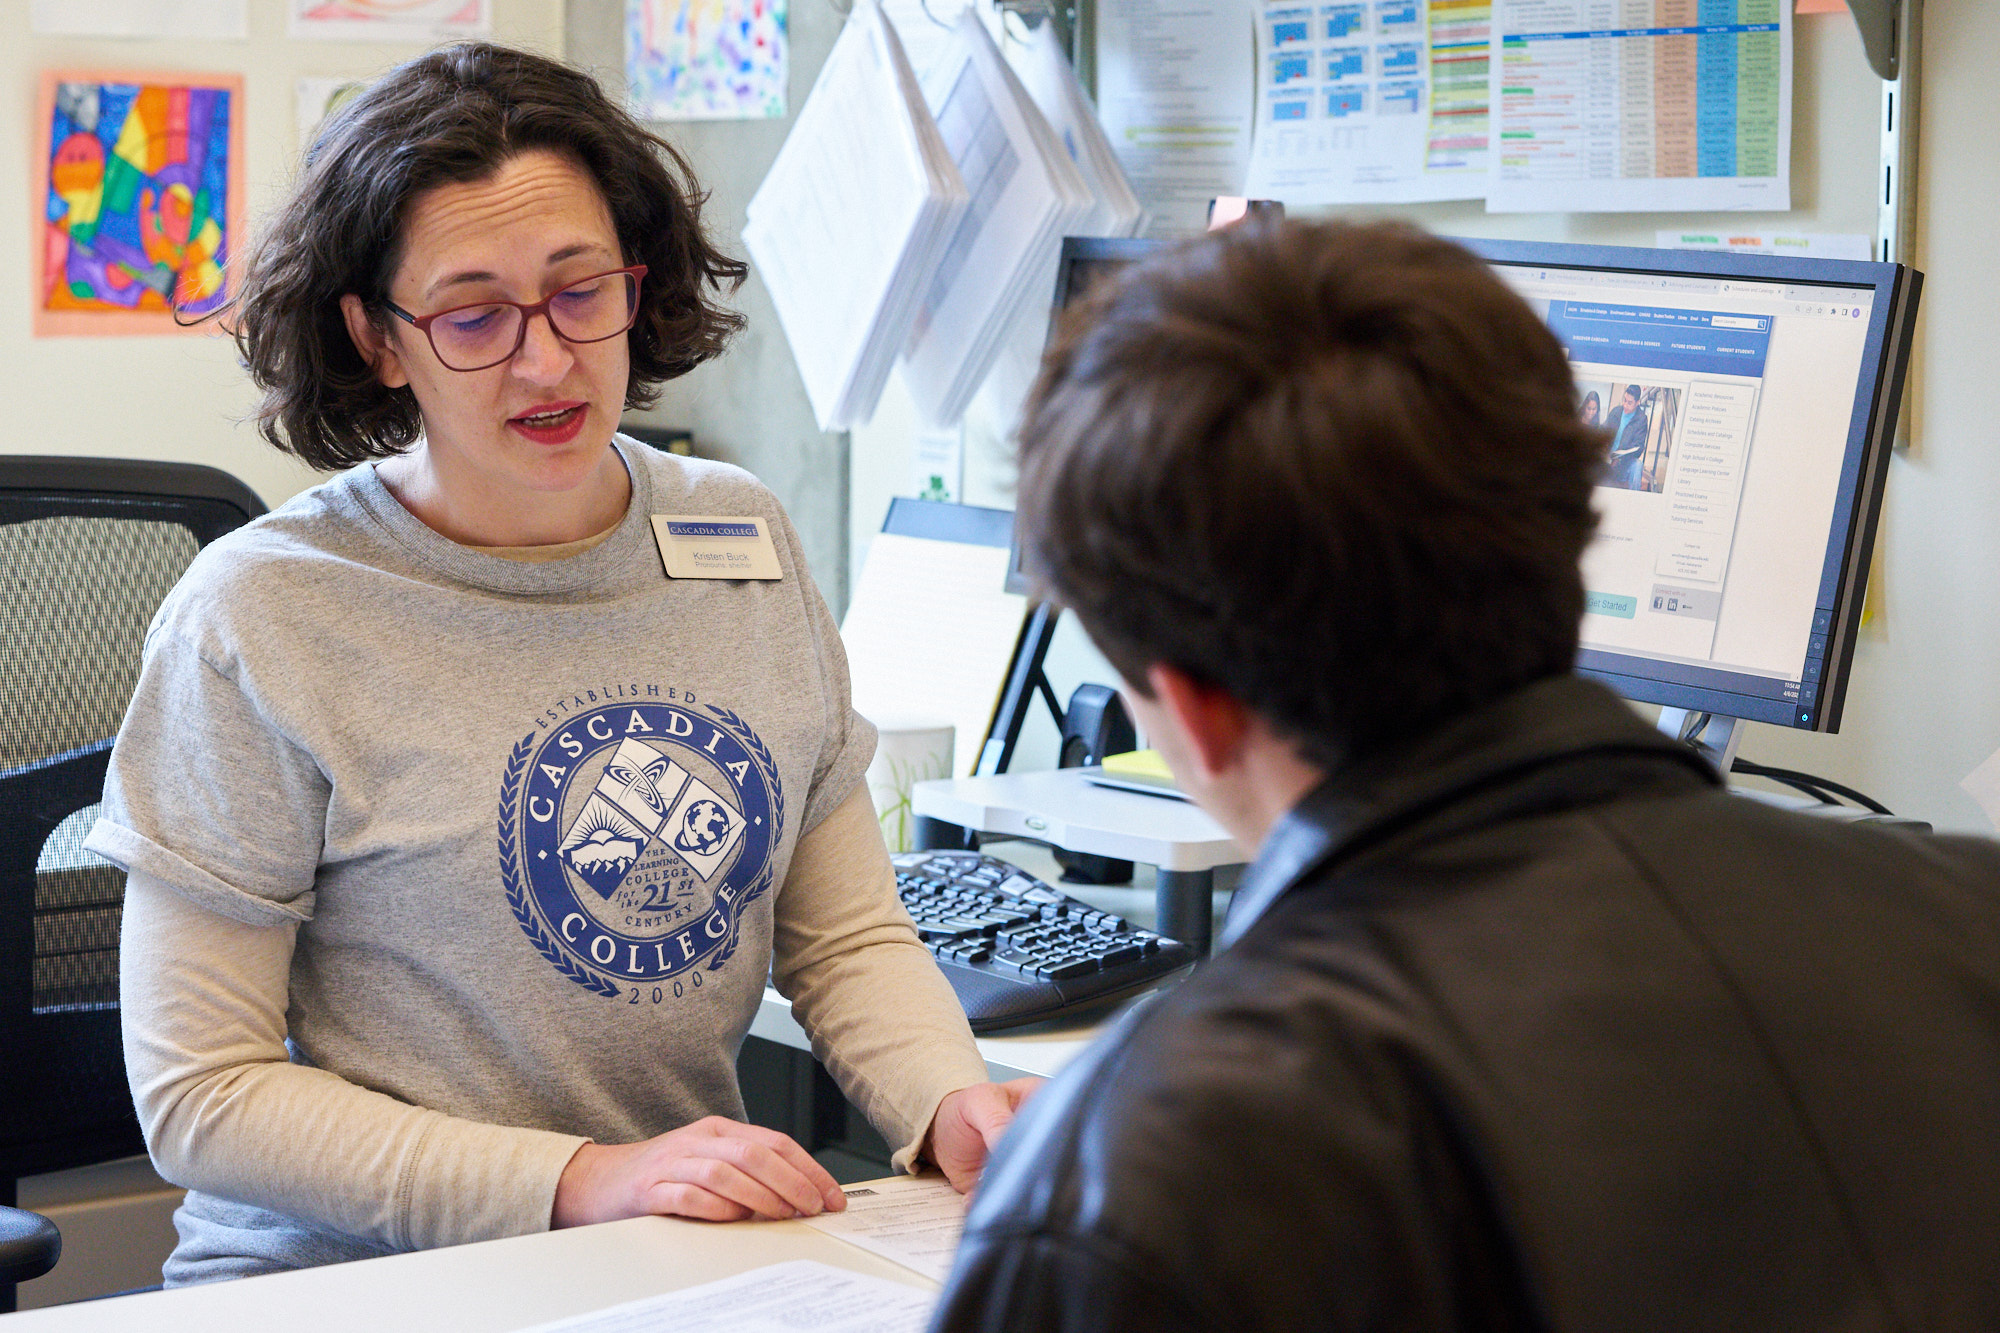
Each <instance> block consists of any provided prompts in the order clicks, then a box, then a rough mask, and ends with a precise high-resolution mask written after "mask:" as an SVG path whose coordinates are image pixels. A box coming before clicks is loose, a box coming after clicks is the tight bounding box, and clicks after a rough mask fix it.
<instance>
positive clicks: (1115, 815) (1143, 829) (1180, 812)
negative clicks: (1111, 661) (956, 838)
mask: <svg viewBox="0 0 2000 1333" xmlns="http://www.w3.org/2000/svg"><path fill="white" fill-rule="evenodd" d="M1087 772H1088V770H1086V769H1077V768H1058V769H1051V770H1048V771H1045V772H1041V773H1001V774H998V775H995V776H993V777H984V778H950V779H945V780H943V781H937V782H919V783H917V784H916V785H915V786H914V787H912V788H911V789H910V809H911V810H913V811H914V812H915V813H916V814H917V815H919V816H921V817H922V818H925V819H933V820H939V821H941V822H943V823H946V824H956V825H958V826H959V827H961V828H965V829H970V830H972V831H973V832H975V833H990V834H995V835H998V836H1003V837H1010V838H1032V839H1034V840H1036V841H1038V842H1046V843H1051V844H1053V845H1054V846H1057V847H1066V848H1068V849H1069V850H1071V851H1074V852H1093V853H1095V854H1097V855H1099V856H1110V857H1116V858H1117V859H1119V860H1121V861H1143V862H1145V863H1146V864H1147V865H1152V866H1158V867H1159V876H1158V878H1157V880H1156V881H1155V885H1156V892H1157V895H1158V903H1159V930H1160V933H1161V934H1162V935H1168V936H1171V937H1173V938H1174V939H1177V940H1180V941H1181V942H1182V943H1184V944H1186V945H1188V946H1189V947H1190V948H1192V949H1193V950H1194V951H1195V953H1196V954H1198V955H1199V954H1206V953H1207V952H1208V946H1209V940H1210V938H1211V937H1212V935H1213V933H1214V920H1213V913H1212V912H1211V910H1210V902H1211V897H1210V895H1211V894H1212V893H1213V891H1214V887H1215V876H1214V871H1215V868H1216V867H1217V866H1227V865H1240V864H1242V863H1243V862H1244V861H1246V860H1248V859H1249V858H1248V857H1246V856H1245V855H1244V854H1243V849H1242V848H1241V847H1239V846H1237V845H1236V840H1235V839H1234V838H1232V837H1230V836H1229V834H1228V832H1227V831H1226V830H1225V829H1224V828H1223V827H1222V825H1220V824H1218V823H1216V822H1215V820H1214V819H1213V818H1211V817H1210V816H1209V814H1208V813H1207V812H1206V811H1204V810H1203V809H1201V807H1199V806H1197V805H1193V804H1190V803H1189V802H1187V801H1183V800H1179V799H1177V798H1175V797H1171V796H1142V795H1140V794H1138V793H1137V792H1128V791H1115V790H1113V789H1111V788H1109V787H1100V786H1098V785H1097V784H1096V783H1094V782H1092V781H1090V779H1089V778H1088V776H1086V774H1087ZM921 827H922V826H921V825H920V826H919V828H920V831H921Z"/></svg>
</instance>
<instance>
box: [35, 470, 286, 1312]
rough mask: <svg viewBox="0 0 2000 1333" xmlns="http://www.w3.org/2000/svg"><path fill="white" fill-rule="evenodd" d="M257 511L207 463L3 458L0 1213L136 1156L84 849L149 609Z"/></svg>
mask: <svg viewBox="0 0 2000 1333" xmlns="http://www.w3.org/2000/svg"><path fill="white" fill-rule="evenodd" d="M263 512H264V505H263V503H262V502H261V501H260V500H258V498H257V496H256V495H255V493H253V492H252V491H251V490H250V489H249V488H248V487H246V486H244V485H243V484H242V483H241V482H239V481H237V480H236V479H235V478H233V477H231V476H229V475H228V474H227V473H224V472H219V471H217V470H216V469H214V468H210V467H202V466H198V465H195V464H187V463H158V462H138V461H130V460H124V459H95V458H45V457H31V456H14V457H5V456H0V713H4V716H5V718H6V721H5V723H4V725H0V1205H5V1206H12V1205H13V1204H14V1202H15V1182H16V1180H17V1179H18V1178H19V1177H21V1176H28V1175H38V1174H41V1173H43V1172H47V1171H61V1170H67V1169H69V1168H72V1167H78V1166H87V1165H90V1164H92V1163H95V1162H102V1161H109V1160H111V1159H114V1158H118V1157H127V1156H131V1155H133V1154H135V1153H141V1152H144V1151H145V1143H144V1141H143V1139H142V1138H141V1137H140V1134H139V1126H138V1122H137V1121H136V1119H135V1118H134V1116H133V1110H132V1097H131V1093H130V1091H129V1089H128V1088H127V1086H126V1082H125V1061H124V1056H123V1053H122V1050H121V1046H120V1040H119V1031H118V927H119V918H120V915H121V913H122V910H123V900H124V893H125V876H124V872H123V871H121V870H119V869H118V868H117V867H115V866H112V865H110V864H108V863H106V862H104V861H103V860H101V859H100V858H98V857H96V856H94V855H92V854H90V853H88V852H86V851H84V850H83V846H82V844H83V839H84V837H85V836H86V835H87V834H88V833H89V832H90V826H91V824H92V823H93V822H95V820H96V817H97V806H98V802H99V799H100V798H101V796H102V795H103V790H104V771H105V766H106V763H107V762H108V760H109V759H110V755H111V743H112V740H113V738H115V737H116V736H117V734H118V727H119V724H120V722H121V721H122V720H123V719H124V715H125V708H126V705H127V704H128V703H129V701H130V700H131V697H132V691H133V688H134V687H135V685H136V684H137V682H138V679H139V659H140V650H141V647H142V646H143V644H144V642H145V635H146V629H147V626H148V625H149V624H150V623H151V621H152V618H153V614H154V612H155V611H156V610H157V609H158V608H159V605H160V602H161V600H162V599H163V598H164V597H165V596H166V594H167V592H168V590H170V589H171V588H172V587H173V586H174V583H175V582H176V581H177V580H178V579H179V578H180V576H181V574H182V573H183V572H184V571H185V570H186V569H187V567H188V565H189V563H190V562H191V561H193V559H194V557H195V554H196V553H197V552H198V551H199V550H200V549H201V548H202V547H203V546H205V545H206V544H208V543H209V542H210V541H213V540H214V539H215V538H216V537H219V536H221V535H222V534H223V533H225V532H228V531H229V530H231V529H232V528H236V527H239V526H241V525H242V524H244V523H246V522H248V521H249V520H250V519H252V518H254V517H256V516H257V515H259V514H261V513H263ZM13 1307H14V1290H13V1287H12V1285H11V1284H6V1283H0V1311H7V1310H11V1309H13Z"/></svg>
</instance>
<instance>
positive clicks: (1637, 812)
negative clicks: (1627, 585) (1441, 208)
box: [936, 223, 2000, 1333]
mask: <svg viewBox="0 0 2000 1333" xmlns="http://www.w3.org/2000/svg"><path fill="white" fill-rule="evenodd" d="M1602 441H1603V437H1602V435H1601V434H1599V433H1598V432H1597V431H1596V430H1594V429H1592V428H1589V427H1586V426H1585V425H1584V424H1583V423H1582V422H1581V421H1580V420H1579V419H1578V412H1577V403H1576V391H1575V387H1574V385H1573V383H1572V381H1571V377H1570V371H1569V367H1568V365H1567V364H1566V363H1565V360H1564V356H1563V352H1562V349H1561V347H1560V346H1559V345H1558V344H1557V342H1556V340H1555V339H1554V338H1553V337H1552V336H1551V335H1550V334H1549V333H1548V331H1547V330H1546V329H1545V328H1544V327H1542V325H1541V324H1540V323H1539V321H1538V320H1537V319H1536V318H1535V316H1534V314H1533V313H1532V312H1531V311H1530V310H1529V308H1528V307H1527V306H1526V304H1524V303H1523V302H1522V301H1521V300H1519V299H1518V298H1516V297H1515V296H1514V295H1513V294H1512V293H1511V292H1509V291H1508V289H1507V288H1506V287H1505V286H1504V285H1502V284H1501V282H1500V281H1499V280H1498V279H1497V278H1495V277H1494V276H1493V275H1492V273H1491V272H1490V271H1488V270H1487V268H1486V267H1485V266H1484V265H1483V264H1482V263H1481V262H1480V261H1479V260H1478V259H1477V258H1475V257H1474V256H1472V255H1470V254H1468V253H1466V252H1465V251H1464V250H1462V249H1460V248H1458V247H1457V246H1454V245H1451V244H1449V243H1448V242H1445V241H1442V240H1438V239H1435V238H1432V237H1429V236H1426V235H1424V234H1422V233H1420V232H1417V231H1415V230H1412V229H1408V228H1404V227H1398V226H1388V225H1377V226H1366V227H1362V226H1349V225H1342V224H1318V225H1314V224H1305V223H1287V224H1283V225H1279V226H1257V225H1255V224H1252V225H1249V226H1246V227H1243V228H1239V229H1235V230H1232V231H1229V232H1224V233H1220V234H1217V235H1212V236H1209V237H1207V238H1204V239H1201V240H1198V241H1194V242H1191V243H1189V244H1188V245H1186V246H1184V247H1181V248H1179V249H1177V250H1174V251H1171V252H1169V253H1167V254H1166V255H1164V256H1162V257H1159V258H1157V259H1155V260H1152V261H1150V262H1147V263H1145V264H1144V265H1142V266H1140V267H1138V268H1137V269H1135V270H1132V271H1129V272H1127V273H1126V274H1124V275H1122V276H1121V277H1120V278H1119V279H1117V280H1116V281H1114V282H1112V283H1108V284H1107V285H1106V287H1105V288H1104V289H1102V290H1100V291H1098V292H1096V293H1094V294H1093V295H1092V296H1091V298H1090V299H1088V300H1087V301H1086V302H1085V303H1083V305H1082V306H1081V307H1080V308H1078V309H1076V310H1075V311H1073V312H1072V313H1071V314H1070V315H1068V316H1067V317H1066V319H1065V322H1064V324H1063V328H1062V332H1061V335H1060V338H1059V341H1058V343H1057V345H1056V346H1055V348H1054V349H1053V350H1052V352H1051V353H1050V356H1049V358H1048V360H1047V362H1046V363H1045V365H1044V367H1043V372H1042V376H1041V379H1040V381H1039V383H1038V384H1037V386H1036V389H1035V391H1034V393H1033V395H1032V397H1031V401H1030V404H1029V407H1028V411H1027V413H1026V417H1025V420H1024V423H1023V425H1022V428H1021V463H1022V481H1021V492H1020V508H1019V514H1020V526H1021V534H1022V542H1023V551H1024V558H1025V562H1026V565H1027V567H1028V569H1029V570H1030V571H1031V573H1032V574H1033V576H1035V577H1036V578H1038V579H1039V580H1040V582H1041V585H1042V588H1043V589H1044V591H1045V592H1047V593H1048V594H1050V595H1052V596H1054V597H1056V598H1058V599H1059V600H1060V601H1061V602H1063V603H1064V604H1065V605H1067V606H1068V607H1069V608H1070V609H1072V610H1073V611H1074V612H1075V613H1076V614H1077V616H1078V617H1079V618H1080V619H1081V620H1082V622H1083V624H1084V625H1085V627H1086V628H1087V629H1088V630H1089V631H1090V633H1091V635H1092V636H1093V638H1094V639H1095V640H1096V642H1097V643H1098V645H1099V646H1100V647H1101V648H1102V649H1103V650H1104V652H1105V655H1106V656H1107V657H1108V658H1109V659H1110V660H1111V662H1112V664H1113V665H1114V666H1115V667H1117V669H1118V670H1119V671H1120V673H1121V674H1122V675H1123V676H1124V678H1125V681H1126V683H1127V686H1128V692H1129V696H1130V699H1131V702H1132V704H1133V707H1134V710H1135V712H1136V713H1137V715H1138V717H1139V719H1140V721H1141V723H1142V725H1143V726H1144V727H1145V729H1146V733H1147V735H1148V737H1149V738H1150V740H1151V741H1152V742H1153V743H1154V744H1155V745H1156V746H1157V747H1158V748H1159V749H1160V750H1161V751H1162V752H1163V753H1164V754H1165V756H1166V757H1167V759H1168V761H1169V762H1170V763H1171V765H1172V767H1173V769H1174V772H1175V774H1176V776H1177V777H1178V778H1179V779H1180V781H1181V783H1182V785H1183V786H1184V787H1185V789H1186V790H1187V791H1188V792H1189V793H1191V794H1192V795H1193V796H1194V798H1195V799H1196V800H1197V801H1199V802H1200V803H1201V804H1202V805H1203V806H1204V807H1205V808H1206V809H1208V810H1209V811H1210V812H1211V813H1213V814H1214V815H1215V816H1216V818H1217V819H1219V820H1220V821H1221V822H1222V823H1223V824H1224V826H1225V827H1227V828H1229V829H1230V830H1231V832H1232V833H1233V834H1234V835H1235V836H1236V838H1237V839H1238V841H1239V842H1241V843H1242V845H1243V846H1244V847H1246V848H1254V849H1256V851H1257V857H1256V861H1255V863H1254V864H1253V866H1252V867H1251V868H1250V870H1249V871H1248V872H1247V873H1246V874H1245V876H1244V878H1243V881H1242V885H1241V887H1240V888H1239V889H1238V890H1237V893H1236V898H1235V902H1234V904H1233V906H1232V908H1231V910H1230V914H1229V918H1228V921H1227V923H1226V926H1225V929H1224V931H1223V932H1222V939H1223V948H1222V949H1221V951H1220V952H1219V953H1218V955H1217V956H1216V957H1215V958H1214V959H1213V960H1211V961H1210V962H1209V963H1207V964H1206V965H1204V967H1203V968H1202V969H1201V970H1200V971H1198V972H1197V973H1196V974H1195V975H1194V976H1193V977H1192V978H1191V979H1190V980H1188V981H1187V982H1186V983H1185V984H1183V985H1181V986H1180V987H1179V988H1178V989H1176V990H1174V991H1171V992H1169V993H1167V994H1165V995H1162V996H1160V997H1159V998H1158V999H1156V1000H1154V1001H1153V1002H1151V1003H1150V1004H1146V1005H1144V1006H1142V1007H1139V1008H1137V1009H1136V1010H1135V1011H1133V1012H1131V1013H1129V1014H1127V1015H1126V1016H1125V1017H1124V1018H1123V1019H1122V1020H1121V1021H1120V1022H1119V1023H1118V1024H1117V1025H1116V1026H1115V1027H1113V1028H1112V1029H1111V1030H1110V1031H1109V1032H1107V1033H1106V1034H1105V1035H1104V1036H1103V1037H1101V1038H1100V1039H1099V1041H1098V1042H1097V1043H1096V1044H1095V1045H1094V1046H1093V1047H1092V1048H1091V1049H1090V1050H1089V1051H1088V1052H1086V1053H1085V1054H1084V1055H1083V1056H1082V1057H1080V1058H1079V1059H1078V1060H1077V1061H1076V1062H1075V1063H1074V1064H1073V1065H1071V1066H1070V1067H1069V1068H1067V1069H1065V1070H1064V1071H1063V1073H1062V1074H1061V1075H1060V1076H1059V1077H1058V1078H1057V1079H1055V1080H1054V1081H1052V1082H1051V1083H1050V1084H1049V1086H1048V1087H1047V1088H1045V1089H1044V1090H1043V1091H1042V1092H1041V1093H1040V1094H1038V1096H1037V1097H1036V1099H1035V1101H1034V1102H1033V1103H1032V1104H1030V1105H1029V1106H1028V1107H1027V1108H1025V1110H1024V1111H1023V1113H1022V1115H1021V1117H1020V1119H1019V1120H1017V1121H1016V1123H1015V1124H1014V1126H1013V1128H1012V1129H1011V1130H1010V1132H1009V1134H1008V1136H1007V1138H1006V1140H1005V1141H1004V1142H1003V1143H1002V1144H1001V1146H1000V1149H999V1151H998V1152H997V1154H996V1155H995V1158H994V1161H993V1162H992V1164H991V1165H990V1166H989V1167H988V1169H987V1172H986V1176H985V1180H984V1183H983V1184H982V1186H981V1190H980V1193H979V1194H978V1195H977V1196H976V1197H975V1199H974V1201H973V1206H972V1210H971V1213H970V1216H969V1218H968V1224H967V1230H966V1235H965V1241H964V1244H963V1247H962V1248H961V1250H960V1252H959V1257H958V1261H957V1266H956V1268H955V1270H954V1272H953V1275H952V1277H951V1280H950V1281H949V1283H948V1285H947V1288H946V1291H945V1294H944V1297H943V1302H942V1305H941V1308H940V1312H939V1315H938V1317H937V1324H936V1326H937V1327H938V1328H942V1329H989V1330H995V1331H996V1333H997V1331H998V1330H1003V1329H1006V1330H1011V1329H1025V1328H1033V1329H1040V1330H1086V1329H1088V1330H1110V1329H1133V1330H1139V1329H1144V1330H1150V1331H1152V1333H1160V1331H1162V1330H1182V1329H1186V1330H1193V1329H1242V1330H1252V1329H1305V1328H1325V1329H1398V1330H1418V1329H1471V1328H1480V1329H1578V1330H1586V1329H1587V1330H1604V1329H1660V1330H1685V1329H1694V1328H1707V1329H1720V1328H1732V1329H1739V1328H1740V1329H1780V1328H1786V1329H1792V1328H1796V1329H1834V1328H1840V1329H1892V1328H1918V1327H1922V1328H1941V1329H1964V1330H1972V1329H1990V1328H1993V1327H1996V1326H2000V1154H1996V1153H1995V1152H1994V1150H1993V1141H1994V1128H1993V1127H1994V1126H1995V1125H1996V1124H2000V847H1996V846H1994V845H1993V844H1991V843H1988V842H1985V841H1982V840H1976V839H1968V838H1954V837H1936V838H1926V837H1920V836H1915V835H1911V834H1908V833H1904V832H1899V831H1887V830H1883V829H1879V828H1868V827H1860V826H1848V825H1840V824H1835V823H1831V822H1829V821H1825V820H1818V819H1813V818H1810V817H1807V816H1803V815H1795V814H1790V813H1786V812H1780V811H1777V810H1774V809H1771V808H1769V807H1766V806H1763V805H1760V804H1757V803H1754V802H1751V801H1747V800H1741V799H1738V798H1735V797H1731V796H1730V795H1728V794H1727V793H1726V792H1724V791H1723V790H1722V786H1721V782H1720V779H1719V777H1718V776H1717V774H1716V773H1715V772H1714V771H1713V770H1711V769H1710V768H1709V767H1708V766H1707V765H1706V763H1705V762H1704V761H1703V760H1702V759H1700V758H1699V757H1698V756H1697V755H1696V754H1695V753H1694V752H1693V751H1691V750H1689V749H1687V748H1684V747H1682V746H1680V745H1679V744H1677V743H1675V742H1674V741H1672V740H1671V739H1669V738H1667V737H1665V736H1663V735H1661V734H1660V733H1658V732H1657V731H1655V730H1653V729H1651V728H1649V727H1647V726H1646V725H1644V724H1643V723H1642V722H1641V721H1640V720H1639V719H1637V718H1636V717H1634V716H1633V715H1632V713H1631V712H1630V710H1628V709H1627V708H1626V707H1625V706H1624V705H1623V704H1622V703H1620V702H1619V701H1618V700H1617V699H1615V698H1614V697H1612V696H1611V695H1610V694H1608V693H1607V692H1606V691H1605V690H1603V689H1602V688H1601V687H1599V686H1598V685H1596V684H1593V683H1591V682H1588V681H1586V680H1583V679H1581V678H1579V677H1577V676H1576V675H1574V674H1573V672H1572V661H1573V658H1574V656H1575V652H1576V647H1577V632H1578V622H1579V618H1580V615H1581V612H1582V608H1583V588H1582V583H1581V579H1580V575H1579V572H1578V559H1579V556H1580V555H1581V553H1582V551H1583V548H1584V545H1585V543H1586V541H1587V540H1588V539H1589V537H1590V535H1591V531H1592V526H1593V519H1592V515H1591V511H1590V508H1589V502H1590V496H1591V488H1592V484H1593V482H1594V481H1595V480H1596V477H1597V473H1598V470H1599V468H1600V467H1601V466H1602V463H1603V443H1602Z"/></svg>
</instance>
